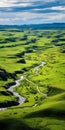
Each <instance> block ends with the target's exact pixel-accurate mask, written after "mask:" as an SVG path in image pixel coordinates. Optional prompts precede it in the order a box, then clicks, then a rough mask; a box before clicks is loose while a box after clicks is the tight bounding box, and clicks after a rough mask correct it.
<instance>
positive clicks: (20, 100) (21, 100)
mask: <svg viewBox="0 0 65 130" xmlns="http://www.w3.org/2000/svg"><path fill="white" fill-rule="evenodd" d="M45 64H46V62H42V63H41V64H40V65H38V66H36V67H35V68H34V69H35V71H36V73H38V70H39V68H40V67H41V66H44V65H45ZM23 79H24V76H21V77H20V78H19V79H18V80H15V85H12V86H11V87H10V88H8V91H10V92H12V93H13V95H14V96H16V97H18V98H19V100H18V103H19V104H23V103H24V102H25V98H24V97H22V96H21V95H19V94H18V93H17V92H14V88H15V87H18V86H19V85H20V81H22V80H23ZM28 81H29V80H28ZM29 82H31V81H29ZM32 83H33V82H32ZM33 84H34V83H33ZM37 89H38V86H37ZM38 92H40V90H39V89H38ZM40 93H41V92H40ZM34 106H36V104H35V105H34ZM7 108H8V107H5V108H0V110H6V109H7Z"/></svg>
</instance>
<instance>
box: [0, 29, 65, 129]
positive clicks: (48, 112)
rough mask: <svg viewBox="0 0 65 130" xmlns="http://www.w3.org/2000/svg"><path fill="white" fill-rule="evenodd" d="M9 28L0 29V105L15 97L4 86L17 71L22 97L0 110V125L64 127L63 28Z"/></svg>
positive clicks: (25, 127) (64, 74)
mask: <svg viewBox="0 0 65 130" xmlns="http://www.w3.org/2000/svg"><path fill="white" fill-rule="evenodd" d="M13 30H14V31H11V29H6V30H5V29H4V30H1V31H0V107H2V105H3V103H4V104H5V105H6V104H8V103H11V102H17V101H18V98H17V97H16V96H14V95H13V94H12V93H11V92H9V91H8V90H7V88H8V87H9V85H11V83H13V82H14V81H15V80H16V79H18V78H19V77H20V76H21V75H23V76H24V79H23V80H22V81H21V82H20V85H19V86H18V87H16V88H15V89H14V91H16V92H18V93H19V94H20V95H21V96H23V97H25V98H26V100H25V102H24V103H23V104H20V105H17V106H12V107H9V108H8V109H7V110H4V111H0V129H2V130H65V30H40V29H37V30H35V29H25V30H21V31H19V30H17V29H13ZM42 62H45V63H46V64H45V65H43V66H40V67H39V68H38V70H36V69H35V67H36V66H39V65H40V64H41V63H42Z"/></svg>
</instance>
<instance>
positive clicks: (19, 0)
mask: <svg viewBox="0 0 65 130" xmlns="http://www.w3.org/2000/svg"><path fill="white" fill-rule="evenodd" d="M48 22H65V1H62V0H0V24H31V23H32V24H33V23H48Z"/></svg>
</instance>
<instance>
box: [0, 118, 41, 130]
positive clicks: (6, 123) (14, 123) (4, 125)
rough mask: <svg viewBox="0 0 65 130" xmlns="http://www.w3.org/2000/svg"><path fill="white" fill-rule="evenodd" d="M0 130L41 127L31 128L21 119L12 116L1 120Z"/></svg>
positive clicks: (31, 129) (23, 129) (26, 129)
mask: <svg viewBox="0 0 65 130" xmlns="http://www.w3.org/2000/svg"><path fill="white" fill-rule="evenodd" d="M0 130H39V129H34V128H31V127H29V126H28V125H26V124H25V123H24V122H22V121H20V120H17V119H13V118H10V119H4V120H1V121H0Z"/></svg>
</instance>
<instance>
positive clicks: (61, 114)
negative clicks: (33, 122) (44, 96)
mask: <svg viewBox="0 0 65 130" xmlns="http://www.w3.org/2000/svg"><path fill="white" fill-rule="evenodd" d="M35 117H53V118H57V119H59V120H60V119H63V120H64V119H65V111H58V110H52V109H45V110H40V111H36V112H32V113H30V114H28V115H26V116H25V118H35Z"/></svg>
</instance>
